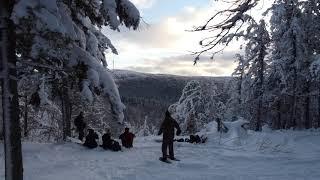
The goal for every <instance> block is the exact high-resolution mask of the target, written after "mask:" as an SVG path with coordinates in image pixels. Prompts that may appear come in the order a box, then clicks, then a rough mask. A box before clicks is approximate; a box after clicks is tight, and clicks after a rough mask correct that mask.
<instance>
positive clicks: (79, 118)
mask: <svg viewBox="0 0 320 180" xmlns="http://www.w3.org/2000/svg"><path fill="white" fill-rule="evenodd" d="M83 119H84V118H83V112H82V111H81V112H80V114H79V115H78V116H77V117H76V118H75V119H74V125H75V126H76V128H77V131H78V132H79V136H78V138H79V140H80V141H82V140H83V137H84V129H85V128H86V126H87V125H86V123H85V122H84V121H83Z"/></svg>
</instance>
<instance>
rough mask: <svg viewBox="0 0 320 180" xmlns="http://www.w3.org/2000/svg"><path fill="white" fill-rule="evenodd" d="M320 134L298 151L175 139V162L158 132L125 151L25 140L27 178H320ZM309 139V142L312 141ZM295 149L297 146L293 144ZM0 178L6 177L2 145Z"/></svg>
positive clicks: (307, 137)
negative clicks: (168, 159) (164, 152)
mask: <svg viewBox="0 0 320 180" xmlns="http://www.w3.org/2000/svg"><path fill="white" fill-rule="evenodd" d="M319 137H320V136H319V135H303V136H298V137H294V138H292V142H291V143H294V142H301V141H303V142H305V144H306V145H310V146H311V147H312V149H310V148H308V147H305V149H306V151H304V150H303V149H301V148H302V147H303V144H302V145H301V146H299V148H296V151H289V152H262V151H257V150H253V149H252V148H251V149H250V148H245V147H231V146H223V145H218V144H212V143H211V144H208V145H204V144H201V145H196V144H188V143H175V154H176V157H177V158H179V159H181V161H179V162H176V161H173V162H172V164H167V163H163V162H160V161H159V160H158V158H159V156H160V155H161V143H157V142H155V141H154V139H156V138H157V139H159V138H160V137H144V138H142V137H138V138H137V139H136V140H135V144H134V148H132V149H123V151H122V152H111V151H105V150H103V149H102V148H96V149H93V150H89V149H86V148H84V147H82V146H80V145H78V144H72V143H66V144H38V143H24V144H23V157H24V176H25V177H24V179H25V180H61V179H66V180H109V179H110V180H111V179H113V180H125V179H130V180H144V179H146V180H167V179H169V178H170V180H171V179H173V180H178V179H179V180H195V179H196V180H212V179H217V180H242V179H243V180H250V179H258V180H271V179H281V180H286V179H288V180H298V179H299V180H304V179H306V180H313V179H314V180H316V179H319V177H320V172H319V169H320V151H319V150H320V148H319V147H320V142H319ZM308 140H311V141H308ZM293 149H294V148H293ZM0 160H1V164H0V179H4V159H3V148H1V153H0Z"/></svg>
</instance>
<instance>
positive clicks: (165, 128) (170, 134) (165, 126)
mask: <svg viewBox="0 0 320 180" xmlns="http://www.w3.org/2000/svg"><path fill="white" fill-rule="evenodd" d="M174 128H176V129H177V135H180V133H181V129H180V127H179V124H178V123H177V121H176V120H174V119H173V118H172V117H171V116H170V114H169V113H168V112H167V113H166V117H165V118H164V120H163V122H162V124H161V127H160V130H159V133H158V135H160V134H162V133H163V141H164V142H173V139H174Z"/></svg>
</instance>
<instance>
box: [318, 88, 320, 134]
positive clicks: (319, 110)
mask: <svg viewBox="0 0 320 180" xmlns="http://www.w3.org/2000/svg"><path fill="white" fill-rule="evenodd" d="M318 85H319V87H318V128H320V82H319V84H318Z"/></svg>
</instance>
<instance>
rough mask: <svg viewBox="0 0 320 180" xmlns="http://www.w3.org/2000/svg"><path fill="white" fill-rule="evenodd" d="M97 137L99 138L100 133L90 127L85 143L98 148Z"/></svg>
mask: <svg viewBox="0 0 320 180" xmlns="http://www.w3.org/2000/svg"><path fill="white" fill-rule="evenodd" d="M96 139H99V136H98V134H97V133H96V132H94V130H93V129H88V135H87V136H86V141H85V142H84V144H83V145H84V146H86V147H88V148H90V149H93V148H96V147H97V146H98V143H97V141H96Z"/></svg>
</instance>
